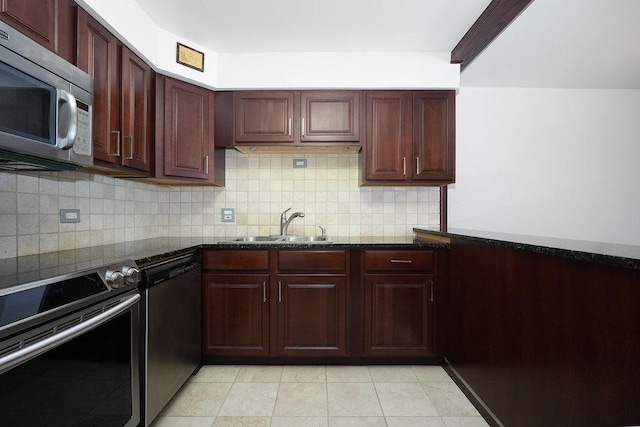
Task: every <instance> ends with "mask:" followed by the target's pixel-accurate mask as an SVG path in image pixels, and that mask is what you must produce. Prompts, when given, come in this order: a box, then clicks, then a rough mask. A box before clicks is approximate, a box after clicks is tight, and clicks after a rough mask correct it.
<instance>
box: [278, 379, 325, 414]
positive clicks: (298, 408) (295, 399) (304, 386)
mask: <svg viewBox="0 0 640 427" xmlns="http://www.w3.org/2000/svg"><path fill="white" fill-rule="evenodd" d="M273 415H274V416H279V417H285V416H309V417H324V416H327V385H326V384H325V383H322V384H319V383H281V384H280V389H279V390H278V399H277V400H276V407H275V409H274V410H273Z"/></svg>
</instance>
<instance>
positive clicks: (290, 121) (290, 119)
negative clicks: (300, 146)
mask: <svg viewBox="0 0 640 427" xmlns="http://www.w3.org/2000/svg"><path fill="white" fill-rule="evenodd" d="M292 123H293V119H292V118H291V117H289V136H291V124H292Z"/></svg>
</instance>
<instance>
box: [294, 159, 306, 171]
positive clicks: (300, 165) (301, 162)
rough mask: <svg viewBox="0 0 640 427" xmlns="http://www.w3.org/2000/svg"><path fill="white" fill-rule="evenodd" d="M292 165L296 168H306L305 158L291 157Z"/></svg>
mask: <svg viewBox="0 0 640 427" xmlns="http://www.w3.org/2000/svg"><path fill="white" fill-rule="evenodd" d="M293 167H294V168H296V169H297V168H300V169H306V167H307V159H293Z"/></svg>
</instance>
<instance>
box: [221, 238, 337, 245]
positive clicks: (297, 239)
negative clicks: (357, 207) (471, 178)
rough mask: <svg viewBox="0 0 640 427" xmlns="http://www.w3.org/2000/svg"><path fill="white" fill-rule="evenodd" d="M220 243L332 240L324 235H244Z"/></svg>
mask: <svg viewBox="0 0 640 427" xmlns="http://www.w3.org/2000/svg"><path fill="white" fill-rule="evenodd" d="M222 243H237V244H247V243H255V244H291V243H294V244H295V243H299V244H312V243H313V244H331V243H333V241H332V240H331V239H329V238H328V237H326V236H244V237H238V238H235V239H232V240H226V241H224V242H222Z"/></svg>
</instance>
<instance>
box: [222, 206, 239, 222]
mask: <svg viewBox="0 0 640 427" xmlns="http://www.w3.org/2000/svg"><path fill="white" fill-rule="evenodd" d="M221 216H222V222H236V209H235V208H222V209H221Z"/></svg>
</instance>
